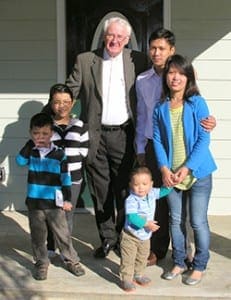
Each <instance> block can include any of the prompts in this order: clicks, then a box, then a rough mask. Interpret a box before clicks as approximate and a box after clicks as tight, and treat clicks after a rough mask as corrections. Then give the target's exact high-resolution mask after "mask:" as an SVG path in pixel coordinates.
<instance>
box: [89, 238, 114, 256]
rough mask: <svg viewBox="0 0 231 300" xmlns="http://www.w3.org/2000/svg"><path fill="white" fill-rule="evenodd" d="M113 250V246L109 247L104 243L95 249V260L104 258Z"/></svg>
mask: <svg viewBox="0 0 231 300" xmlns="http://www.w3.org/2000/svg"><path fill="white" fill-rule="evenodd" d="M114 248H115V245H110V244H109V243H108V242H106V241H104V242H103V244H102V246H100V247H99V248H97V249H96V250H95V252H94V257H95V258H105V257H106V256H108V254H109V252H110V251H111V250H113V249H114Z"/></svg>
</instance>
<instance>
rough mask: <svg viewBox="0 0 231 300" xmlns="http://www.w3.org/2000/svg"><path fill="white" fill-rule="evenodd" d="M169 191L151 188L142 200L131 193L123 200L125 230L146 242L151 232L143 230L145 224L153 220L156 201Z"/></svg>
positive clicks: (163, 188) (169, 190)
mask: <svg viewBox="0 0 231 300" xmlns="http://www.w3.org/2000/svg"><path fill="white" fill-rule="evenodd" d="M171 190H172V189H168V188H166V187H161V188H152V189H151V190H150V191H149V193H148V194H147V195H146V196H145V197H142V198H141V197H139V196H137V195H136V194H134V193H133V192H131V193H130V195H129V196H128V197H127V199H126V200H125V215H126V217H125V225H124V228H125V230H127V231H129V232H130V233H131V234H133V235H134V236H136V237H137V238H138V239H140V240H148V239H149V238H150V237H151V235H152V231H150V230H149V229H148V228H145V224H146V223H147V221H150V220H153V218H154V214H155V210H156V200H157V199H160V198H162V197H164V196H166V195H168V194H169V193H170V192H171ZM160 201H161V200H160Z"/></svg>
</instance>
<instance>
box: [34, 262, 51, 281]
mask: <svg viewBox="0 0 231 300" xmlns="http://www.w3.org/2000/svg"><path fill="white" fill-rule="evenodd" d="M47 271H48V265H46V264H41V263H36V264H35V266H34V278H35V279H36V280H46V279H47Z"/></svg>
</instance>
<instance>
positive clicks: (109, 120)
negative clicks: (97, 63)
mask: <svg viewBox="0 0 231 300" xmlns="http://www.w3.org/2000/svg"><path fill="white" fill-rule="evenodd" d="M102 78H103V81H102V82H103V83H102V84H103V87H102V90H103V97H102V98H103V113H102V124H104V125H121V124H123V123H124V122H126V121H127V120H128V119H129V113H128V107H127V102H126V92H125V80H124V66H123V54H122V52H121V53H120V54H119V55H117V56H116V57H110V56H109V55H108V53H107V52H106V50H104V60H103V76H102Z"/></svg>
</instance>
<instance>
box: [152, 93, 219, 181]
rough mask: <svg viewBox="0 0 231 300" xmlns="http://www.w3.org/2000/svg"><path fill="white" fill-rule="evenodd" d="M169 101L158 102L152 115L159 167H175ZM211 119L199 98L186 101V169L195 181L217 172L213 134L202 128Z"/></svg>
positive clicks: (184, 119) (184, 120) (184, 112)
mask: <svg viewBox="0 0 231 300" xmlns="http://www.w3.org/2000/svg"><path fill="white" fill-rule="evenodd" d="M169 110H170V99H167V100H166V101H165V102H161V103H158V104H157V105H156V107H155V109H154V114H153V142H154V150H155V153H156V158H157V163H158V167H159V168H161V167H163V166H167V167H168V168H169V169H171V167H172V158H173V147H172V130H171V120H170V112H169ZM208 116H209V110H208V107H207V104H206V102H205V100H204V98H202V97H201V96H199V95H195V96H192V97H190V98H189V99H187V100H186V101H185V102H184V108H183V128H184V140H185V146H186V155H187V159H186V162H185V164H184V165H185V166H186V167H187V168H189V169H190V170H191V172H192V175H193V176H194V177H196V178H198V179H199V178H203V177H206V176H208V175H209V174H211V173H212V172H213V171H215V170H216V168H217V167H216V164H215V162H214V159H213V157H212V154H211V152H210V150H209V144H210V133H209V132H207V131H205V130H204V129H203V127H202V126H201V125H200V121H201V120H202V119H204V118H206V117H208Z"/></svg>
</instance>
